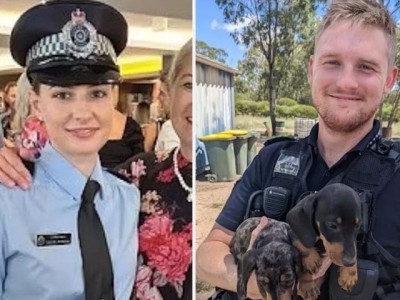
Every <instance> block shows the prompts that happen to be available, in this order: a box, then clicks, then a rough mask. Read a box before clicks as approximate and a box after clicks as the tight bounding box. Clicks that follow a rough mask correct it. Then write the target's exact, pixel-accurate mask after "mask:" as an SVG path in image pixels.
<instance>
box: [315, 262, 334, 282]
mask: <svg viewBox="0 0 400 300" xmlns="http://www.w3.org/2000/svg"><path fill="white" fill-rule="evenodd" d="M331 264H332V261H331V260H330V258H329V257H328V256H325V257H324V258H323V259H322V266H321V268H320V269H319V271H318V272H317V273H315V274H313V279H314V280H316V279H318V278H321V277H322V276H324V275H325V273H326V271H327V270H328V269H329V267H330V266H331Z"/></svg>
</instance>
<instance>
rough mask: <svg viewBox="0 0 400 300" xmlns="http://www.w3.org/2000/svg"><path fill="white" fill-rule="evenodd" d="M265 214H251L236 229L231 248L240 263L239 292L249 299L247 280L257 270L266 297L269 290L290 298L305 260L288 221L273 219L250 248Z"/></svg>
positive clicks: (241, 298)
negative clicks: (302, 262) (292, 236)
mask: <svg viewBox="0 0 400 300" xmlns="http://www.w3.org/2000/svg"><path fill="white" fill-rule="evenodd" d="M260 219H261V218H249V219H247V220H245V221H244V222H243V223H242V224H241V225H240V226H239V227H238V229H237V230H236V232H235V235H234V237H233V239H232V242H231V245H230V251H231V253H232V255H233V256H234V258H235V262H236V264H237V265H238V271H237V273H238V282H237V294H238V298H239V300H244V299H246V295H247V282H248V280H249V277H250V274H251V273H252V271H253V270H254V271H255V275H256V278H257V285H258V288H259V290H260V293H261V295H262V296H263V299H267V293H268V294H269V295H271V297H272V299H273V300H278V299H279V300H290V299H291V295H292V290H293V287H294V284H295V282H296V274H297V271H298V268H299V267H300V264H301V261H300V256H299V253H298V252H297V250H296V248H295V247H293V245H292V242H291V238H290V227H289V225H288V224H287V223H284V222H279V221H276V220H273V219H269V220H268V223H267V225H266V226H265V227H264V228H263V229H261V231H260V232H259V234H258V235H257V236H256V238H255V240H254V243H253V245H252V247H251V249H249V250H248V248H249V244H250V239H251V233H252V231H253V230H254V229H255V228H256V227H257V225H258V224H259V223H260Z"/></svg>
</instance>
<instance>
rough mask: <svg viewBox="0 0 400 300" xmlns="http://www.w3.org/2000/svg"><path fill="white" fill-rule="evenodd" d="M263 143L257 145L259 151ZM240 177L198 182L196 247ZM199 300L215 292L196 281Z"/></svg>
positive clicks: (204, 299) (206, 285)
mask: <svg viewBox="0 0 400 300" xmlns="http://www.w3.org/2000/svg"><path fill="white" fill-rule="evenodd" d="M261 147H262V143H261V141H260V143H257V150H258V151H259V149H261ZM239 178H240V176H237V177H236V179H235V180H234V181H232V182H214V183H210V182H208V181H207V180H206V179H204V180H197V181H196V212H195V218H196V242H195V247H196V249H197V247H198V246H199V245H200V243H201V242H202V241H203V240H204V239H205V238H206V236H207V234H208V232H209V231H210V229H211V227H212V225H213V224H214V222H215V219H216V217H217V216H218V214H219V212H220V211H221V209H222V208H223V206H224V204H225V201H226V199H227V198H228V196H229V194H230V193H231V191H232V188H233V185H234V183H235V182H236V180H237V179H239ZM196 287H197V289H196V290H197V294H196V299H197V300H206V299H207V298H208V297H209V296H210V295H211V294H212V292H213V288H212V287H211V286H210V285H208V284H207V283H204V282H200V281H199V280H197V281H196Z"/></svg>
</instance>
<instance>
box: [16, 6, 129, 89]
mask: <svg viewBox="0 0 400 300" xmlns="http://www.w3.org/2000/svg"><path fill="white" fill-rule="evenodd" d="M127 31H128V25H127V23H126V20H125V19H124V17H123V16H122V14H121V13H120V12H118V11H117V10H116V9H115V8H113V7H111V6H109V5H107V4H105V3H101V2H98V1H92V0H52V1H47V2H46V3H44V4H40V5H37V6H34V7H32V8H31V9H29V10H28V11H26V12H25V13H23V14H22V15H21V17H20V18H19V19H18V21H17V22H16V24H15V26H14V28H13V30H12V32H11V37H10V51H11V55H12V56H13V58H14V59H15V61H16V62H17V63H18V64H20V65H21V66H23V67H26V69H27V74H28V77H29V79H30V81H31V82H32V81H33V80H34V81H37V82H40V83H45V84H49V85H60V86H71V85H77V84H103V83H116V82H119V79H120V75H119V67H118V65H117V56H118V55H119V54H120V53H121V52H122V51H123V50H124V48H125V46H126V43H127Z"/></svg>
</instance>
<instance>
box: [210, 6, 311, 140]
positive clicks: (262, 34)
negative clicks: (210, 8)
mask: <svg viewBox="0 0 400 300" xmlns="http://www.w3.org/2000/svg"><path fill="white" fill-rule="evenodd" d="M216 3H217V5H218V6H219V7H220V8H221V9H222V11H223V14H224V18H225V21H226V22H228V23H233V24H237V25H240V26H237V29H236V30H235V31H233V33H232V36H233V38H234V40H235V42H236V43H243V44H244V45H245V46H247V47H249V48H250V47H255V48H257V49H259V51H260V52H261V54H262V55H263V57H264V58H265V61H266V65H267V68H266V70H265V71H264V75H265V79H266V94H267V96H268V98H267V99H268V101H269V106H270V109H269V111H270V118H271V123H272V130H273V131H272V133H273V134H276V130H275V127H276V117H275V109H276V101H277V99H279V88H280V86H281V80H282V78H284V76H286V73H287V69H288V66H289V63H290V61H291V59H292V57H293V55H294V53H295V49H296V45H297V44H298V43H301V42H302V40H303V39H304V37H303V36H302V32H304V29H305V27H306V26H308V25H309V23H310V20H311V18H312V17H313V16H314V12H315V7H314V4H315V3H314V1H304V0H291V1H290V0H216Z"/></svg>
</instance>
